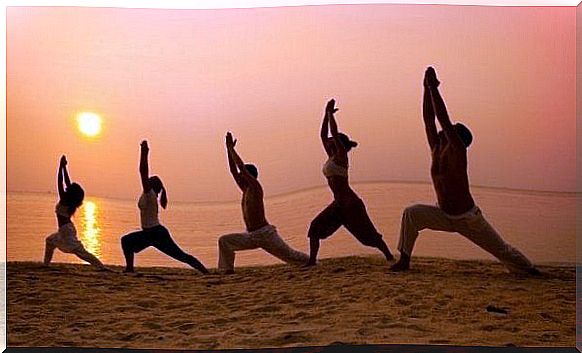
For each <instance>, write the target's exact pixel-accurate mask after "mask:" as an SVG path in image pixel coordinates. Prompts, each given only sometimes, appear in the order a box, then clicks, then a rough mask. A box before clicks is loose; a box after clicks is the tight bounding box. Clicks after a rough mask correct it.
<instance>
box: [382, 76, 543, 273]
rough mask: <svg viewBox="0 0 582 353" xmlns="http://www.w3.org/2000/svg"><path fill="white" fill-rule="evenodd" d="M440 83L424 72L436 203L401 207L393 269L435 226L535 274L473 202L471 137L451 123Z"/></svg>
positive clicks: (405, 263) (403, 264)
mask: <svg viewBox="0 0 582 353" xmlns="http://www.w3.org/2000/svg"><path fill="white" fill-rule="evenodd" d="M439 84H440V82H439V81H438V79H437V76H436V72H435V71H434V69H433V68H432V67H429V68H428V69H427V70H426V72H425V76H424V99H423V100H424V102H423V118H424V124H425V131H426V135H427V139H428V144H429V146H430V149H431V152H432V165H431V177H432V180H433V185H434V188H435V192H436V195H437V199H438V205H437V206H432V205H413V206H411V207H408V208H406V209H405V210H404V213H403V215H402V224H401V228H400V241H399V244H398V250H399V251H400V259H399V260H398V262H397V263H395V264H394V265H393V266H392V267H391V269H392V270H393V271H406V270H408V269H409V268H410V257H411V255H412V250H413V248H414V243H415V242H416V239H417V238H418V235H419V232H420V231H421V230H423V229H433V230H438V231H446V232H457V233H459V234H461V235H463V236H464V237H466V238H467V239H469V240H470V241H472V242H473V243H475V244H476V245H477V246H479V247H481V248H482V249H483V250H485V251H487V252H489V253H490V254H492V255H493V256H495V257H496V258H497V259H499V260H500V261H501V262H502V263H503V264H504V265H505V266H506V267H507V268H508V269H509V270H510V271H512V272H521V273H529V274H531V275H539V274H540V272H539V271H538V270H537V269H536V268H535V267H534V265H533V264H532V263H531V262H530V261H529V260H528V259H527V257H526V256H525V255H523V254H522V253H521V252H520V251H519V250H517V249H516V248H514V247H512V246H511V245H509V244H508V243H507V242H505V241H504V240H503V238H502V237H501V236H500V235H499V233H498V232H497V231H496V230H495V228H493V226H491V224H489V222H487V220H486V219H485V217H483V214H482V213H481V210H480V209H479V207H477V205H476V204H475V201H474V200H473V197H472V196H471V192H470V190H469V177H468V175H467V164H468V163H467V148H468V147H469V145H470V144H471V142H472V141H473V136H472V134H471V132H470V131H469V129H468V128H467V127H465V126H464V125H463V124H460V123H457V124H455V125H453V124H452V123H451V121H450V119H449V116H448V113H447V108H446V106H445V103H444V101H443V99H442V97H441V95H440V93H439V90H438V86H439ZM435 114H436V118H437V120H438V121H439V124H440V125H441V128H442V130H441V131H440V132H437V128H436V124H435Z"/></svg>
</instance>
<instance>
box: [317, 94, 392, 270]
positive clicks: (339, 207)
mask: <svg viewBox="0 0 582 353" xmlns="http://www.w3.org/2000/svg"><path fill="white" fill-rule="evenodd" d="M337 111H338V109H337V108H335V100H333V99H332V100H330V101H329V102H328V103H327V106H326V107H325V115H324V117H323V124H322V127H321V142H322V143H323V148H324V149H325V152H326V153H327V156H328V159H327V162H325V164H324V165H323V175H324V176H325V177H326V178H327V183H328V185H329V187H330V189H331V191H332V193H333V197H334V200H333V202H332V203H331V204H330V205H329V206H327V207H326V208H325V209H324V210H323V211H321V213H319V214H318V215H317V217H315V219H314V220H313V221H312V222H311V225H310V227H309V232H308V237H309V247H310V254H309V262H308V263H307V265H308V266H314V265H315V264H316V260H317V253H318V251H319V241H320V239H325V238H328V237H330V236H331V235H332V234H333V233H335V232H336V231H337V230H338V229H339V227H341V226H344V227H346V229H347V230H348V231H349V232H350V233H351V234H352V235H353V236H354V237H356V239H358V241H360V243H362V244H363V245H366V246H370V247H374V248H377V249H378V250H380V251H381V252H382V253H383V254H384V256H385V257H386V260H387V261H391V260H393V259H394V257H393V256H392V254H391V253H390V250H389V249H388V246H387V245H386V243H385V242H384V240H383V239H382V234H380V233H378V231H377V230H376V228H375V227H374V224H373V223H372V221H371V220H370V217H369V216H368V212H367V211H366V206H365V205H364V202H363V201H362V199H360V198H359V197H358V195H357V194H356V193H355V192H354V190H352V188H351V187H350V183H349V181H348V164H349V163H348V152H349V151H350V150H351V149H352V148H354V147H356V146H357V145H358V144H357V143H356V142H354V141H351V140H350V138H349V137H348V136H347V135H346V134H343V133H341V132H338V127H337V123H336V121H335V117H334V113H335V112H337ZM330 130H331V137H329V136H328V135H329V131H330Z"/></svg>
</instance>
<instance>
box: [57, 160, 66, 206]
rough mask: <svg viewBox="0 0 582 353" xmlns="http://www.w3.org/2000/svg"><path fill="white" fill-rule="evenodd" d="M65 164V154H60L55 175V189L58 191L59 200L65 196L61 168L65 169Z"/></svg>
mask: <svg viewBox="0 0 582 353" xmlns="http://www.w3.org/2000/svg"><path fill="white" fill-rule="evenodd" d="M66 166H67V159H66V158H65V156H62V157H61V160H60V162H59V173H58V175H57V190H58V191H59V198H60V199H61V200H62V199H63V198H64V197H65V187H64V186H63V169H65V168H66ZM65 170H66V169H65ZM67 177H68V176H67Z"/></svg>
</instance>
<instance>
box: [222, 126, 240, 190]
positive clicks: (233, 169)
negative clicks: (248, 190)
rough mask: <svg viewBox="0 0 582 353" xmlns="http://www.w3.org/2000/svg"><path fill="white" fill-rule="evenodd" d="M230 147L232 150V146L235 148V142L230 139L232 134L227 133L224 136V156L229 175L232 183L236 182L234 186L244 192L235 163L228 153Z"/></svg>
mask: <svg viewBox="0 0 582 353" xmlns="http://www.w3.org/2000/svg"><path fill="white" fill-rule="evenodd" d="M231 145H232V148H234V146H236V140H233V139H232V134H231V133H230V132H229V133H227V134H226V155H227V156H228V167H229V169H230V174H232V177H233V179H234V181H235V182H236V185H238V187H239V188H240V189H241V190H244V181H243V179H242V176H241V175H240V173H239V171H238V168H237V166H236V163H235V161H234V159H233V158H232V154H231V153H230V147H229V146H231Z"/></svg>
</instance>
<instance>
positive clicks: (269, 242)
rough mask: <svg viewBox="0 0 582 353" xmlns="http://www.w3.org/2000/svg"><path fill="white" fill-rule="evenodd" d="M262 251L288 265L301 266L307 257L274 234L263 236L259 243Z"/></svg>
mask: <svg viewBox="0 0 582 353" xmlns="http://www.w3.org/2000/svg"><path fill="white" fill-rule="evenodd" d="M259 243H260V244H259V245H260V246H261V248H262V249H264V250H265V251H266V252H268V253H269V254H271V255H273V256H275V257H276V258H278V259H280V260H282V261H284V262H286V263H290V264H296V265H303V264H305V263H306V262H307V261H308V260H309V256H308V255H307V254H305V253H302V252H301V251H297V250H295V249H293V248H292V247H290V246H289V244H287V243H286V242H285V241H284V240H283V239H282V238H281V237H280V236H279V234H277V233H276V232H272V233H270V234H267V235H265V236H264V237H263V238H262V239H261V241H260V242H259Z"/></svg>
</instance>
